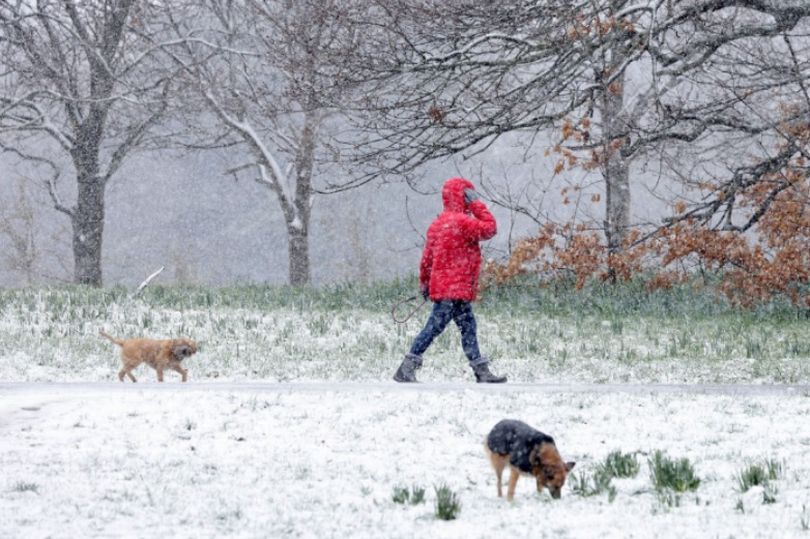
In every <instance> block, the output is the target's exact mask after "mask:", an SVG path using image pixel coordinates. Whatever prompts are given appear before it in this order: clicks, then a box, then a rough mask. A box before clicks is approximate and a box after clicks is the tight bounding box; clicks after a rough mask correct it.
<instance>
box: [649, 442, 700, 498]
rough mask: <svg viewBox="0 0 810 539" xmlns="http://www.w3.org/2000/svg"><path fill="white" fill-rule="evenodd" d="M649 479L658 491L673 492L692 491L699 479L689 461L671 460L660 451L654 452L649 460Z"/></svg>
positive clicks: (685, 459)
mask: <svg viewBox="0 0 810 539" xmlns="http://www.w3.org/2000/svg"><path fill="white" fill-rule="evenodd" d="M649 465H650V478H651V479H652V483H653V486H655V489H656V490H658V491H663V490H667V489H668V490H671V491H673V492H678V493H681V492H687V491H694V490H697V488H698V487H699V486H700V478H698V476H697V475H696V474H695V469H694V468H693V467H692V463H691V462H689V459H687V458H682V459H678V460H673V459H671V458H669V457H667V456H666V455H665V454H664V453H663V452H662V451H660V450H659V451H656V452H655V453H654V454H653V456H652V458H650V459H649Z"/></svg>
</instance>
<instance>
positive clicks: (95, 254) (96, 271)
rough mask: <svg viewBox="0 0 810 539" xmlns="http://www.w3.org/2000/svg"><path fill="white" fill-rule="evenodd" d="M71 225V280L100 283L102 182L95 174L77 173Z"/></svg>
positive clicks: (93, 284) (102, 224)
mask: <svg viewBox="0 0 810 539" xmlns="http://www.w3.org/2000/svg"><path fill="white" fill-rule="evenodd" d="M71 222H72V223H71V224H72V225H73V260H74V282H76V283H77V284H84V285H90V286H101V285H102V282H103V280H102V273H101V246H102V237H103V234H104V185H103V184H102V183H101V181H100V180H99V178H98V177H97V176H91V177H89V178H88V177H85V178H82V177H81V175H80V177H79V194H78V200H77V203H76V210H75V211H74V213H73V217H72V219H71Z"/></svg>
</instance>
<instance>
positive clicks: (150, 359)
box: [99, 330, 197, 382]
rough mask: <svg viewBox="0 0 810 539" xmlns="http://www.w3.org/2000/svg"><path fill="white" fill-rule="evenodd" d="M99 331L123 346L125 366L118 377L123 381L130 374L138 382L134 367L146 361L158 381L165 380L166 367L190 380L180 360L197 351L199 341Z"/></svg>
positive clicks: (122, 353)
mask: <svg viewBox="0 0 810 539" xmlns="http://www.w3.org/2000/svg"><path fill="white" fill-rule="evenodd" d="M99 333H100V334H101V335H102V336H104V337H106V338H108V339H110V340H111V341H112V342H114V343H115V344H117V345H118V346H120V347H121V361H122V362H123V364H124V366H123V367H122V368H121V370H120V371H119V373H118V378H119V379H120V380H121V381H122V382H123V381H124V376H129V379H130V380H132V381H133V382H137V380H136V379H135V377H134V376H132V369H134V368H135V367H137V366H138V365H140V364H141V363H146V364H147V365H149V366H151V367H152V368H153V369H155V370H156V371H157V379H158V382H162V381H163V371H164V370H165V369H171V370H173V371H177V372H179V373H180V375H181V376H182V377H183V381H184V382H185V381H186V380H188V371H187V370H186V369H184V368H183V367H182V366H181V365H180V362H181V361H183V360H184V359H185V358H187V357H190V356H192V355H194V354H196V353H197V343H195V342H194V341H192V340H191V339H166V340H162V341H158V340H154V339H116V338H115V337H113V336H111V335H108V334H107V333H105V332H104V330H99Z"/></svg>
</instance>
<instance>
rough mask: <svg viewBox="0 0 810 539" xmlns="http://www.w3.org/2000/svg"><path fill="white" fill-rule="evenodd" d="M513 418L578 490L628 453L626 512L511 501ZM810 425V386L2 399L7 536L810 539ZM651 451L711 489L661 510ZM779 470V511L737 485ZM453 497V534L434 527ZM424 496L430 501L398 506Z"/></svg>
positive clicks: (1, 532) (284, 390)
mask: <svg viewBox="0 0 810 539" xmlns="http://www.w3.org/2000/svg"><path fill="white" fill-rule="evenodd" d="M504 417H512V418H519V419H523V420H525V421H527V422H529V423H531V424H533V425H534V426H536V427H538V428H540V429H542V430H544V431H546V432H548V433H549V434H551V435H553V436H554V437H555V439H556V440H557V444H558V447H559V448H560V451H561V453H562V455H563V457H564V458H566V459H570V460H575V461H577V468H576V470H575V472H578V473H585V474H590V473H592V472H593V471H594V469H595V468H596V466H597V465H598V464H599V463H600V462H602V461H603V460H604V458H605V456H606V455H607V454H608V453H609V452H610V451H612V450H616V449H619V450H621V451H623V452H633V453H636V454H637V455H638V459H639V462H640V463H641V471H640V472H639V474H638V475H637V476H636V477H635V478H632V479H622V480H615V481H614V484H615V487H616V490H617V494H616V497H615V499H614V500H612V501H611V500H609V499H608V497H607V495H605V494H601V495H597V496H592V497H583V496H580V495H577V494H575V493H574V492H573V491H572V483H573V481H571V482H569V484H568V485H566V487H565V488H564V489H563V498H562V499H561V500H559V501H553V500H551V499H550V497H549V496H548V495H547V494H545V493H544V494H542V495H538V494H536V493H535V492H534V486H533V482H532V481H530V480H527V479H524V480H521V481H520V482H519V483H518V493H517V496H516V499H515V502H514V503H512V504H510V503H507V502H506V501H504V500H502V499H498V498H497V497H496V496H495V485H494V474H493V473H492V471H491V469H490V468H489V464H488V462H487V459H486V457H485V455H484V453H483V451H482V448H481V441H482V439H483V438H484V436H485V435H486V433H487V431H488V430H489V429H490V428H491V427H492V425H493V424H494V423H495V422H497V421H498V420H499V419H502V418H504ZM808 418H810V388H808V386H760V385H753V386H749V385H734V386H711V385H710V386H705V385H699V386H679V385H652V386H650V385H615V386H614V385H578V384H576V385H545V384H506V385H502V386H482V385H476V384H472V383H463V382H459V383H440V384H430V383H425V384H419V385H399V384H396V383H394V382H379V383H320V382H315V383H308V382H300V383H259V382H253V383H238V382H223V383H209V382H190V383H188V384H180V383H177V382H172V383H169V382H167V383H165V384H157V383H155V382H151V381H145V382H144V383H138V384H121V383H118V382H115V383H113V382H106V383H53V384H37V383H2V384H0V469H1V470H3V472H2V474H0V537H4V538H6V537H8V538H17V537H19V538H23V537H25V538H28V537H45V536H52V537H154V536H171V537H223V536H228V537H287V536H292V537H317V538H319V539H323V538H326V537H374V538H380V537H403V538H404V537H408V538H410V537H418V536H423V537H464V538H476V537H488V538H489V537H495V536H506V537H527V536H539V537H542V536H549V537H550V536H557V537H609V538H610V537H679V538H680V537H729V536H734V537H774V538H776V537H779V538H784V537H801V536H803V535H802V534H804V533H806V532H804V531H803V527H804V524H805V523H807V524H808V525H810V431H809V430H807V429H805V428H804V426H805V425H806V424H807V420H808ZM656 450H662V451H665V452H666V453H667V455H670V456H672V457H673V458H680V457H686V458H688V459H689V460H690V462H692V463H693V464H694V466H695V469H696V472H697V474H698V476H699V477H700V479H701V484H700V487H699V489H698V490H697V491H696V492H694V493H688V494H684V495H682V496H681V497H680V498H679V499H678V501H677V503H676V504H673V500H672V499H669V501H668V502H667V501H662V498H660V497H659V495H658V494H657V493H656V492H655V490H654V489H653V488H652V486H651V482H650V476H649V466H648V464H647V459H648V457H649V456H650V455H651V454H652V453H653V452H654V451H656ZM764 459H774V460H777V461H779V462H780V463H783V473H782V474H781V476H780V478H779V479H778V480H777V481H776V482H775V488H776V494H775V498H776V501H775V503H763V490H762V488H761V487H755V488H753V489H751V490H749V491H747V492H744V493H743V492H740V490H739V487H738V485H739V483H738V476H739V473H740V471H741V470H742V469H743V468H744V467H745V466H747V465H748V464H750V463H752V462H761V461H763V460H764ZM441 483H447V484H448V485H449V486H450V488H452V489H453V490H454V491H455V492H456V493H457V494H458V496H459V498H460V500H461V504H462V509H461V512H460V513H459V515H458V519H456V520H454V521H450V522H445V521H441V520H437V519H436V518H435V517H434V516H433V504H434V501H435V495H434V491H433V487H434V485H439V484H441ZM414 484H416V485H421V486H422V487H425V489H426V502H425V503H422V504H419V505H414V506H411V505H399V504H396V503H394V502H393V501H392V496H391V495H392V491H393V489H394V487H396V486H398V485H405V486H410V485H414Z"/></svg>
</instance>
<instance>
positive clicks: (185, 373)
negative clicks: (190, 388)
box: [169, 365, 188, 382]
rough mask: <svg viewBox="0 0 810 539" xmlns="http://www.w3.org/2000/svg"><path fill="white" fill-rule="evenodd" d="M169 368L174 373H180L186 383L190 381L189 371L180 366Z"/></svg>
mask: <svg viewBox="0 0 810 539" xmlns="http://www.w3.org/2000/svg"><path fill="white" fill-rule="evenodd" d="M169 368H170V369H172V370H173V371H177V372H179V373H180V376H182V377H183V381H184V382H186V381H188V371H187V370H186V369H184V368H183V367H181V366H180V365H170V366H169Z"/></svg>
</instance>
